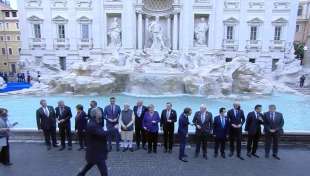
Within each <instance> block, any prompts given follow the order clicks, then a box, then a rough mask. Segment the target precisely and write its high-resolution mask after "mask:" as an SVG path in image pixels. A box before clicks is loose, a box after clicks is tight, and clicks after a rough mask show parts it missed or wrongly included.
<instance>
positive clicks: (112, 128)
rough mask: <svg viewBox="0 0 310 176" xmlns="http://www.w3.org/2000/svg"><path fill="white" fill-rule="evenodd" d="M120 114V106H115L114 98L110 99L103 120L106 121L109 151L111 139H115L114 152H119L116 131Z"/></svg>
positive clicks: (118, 135) (118, 140) (118, 137)
mask: <svg viewBox="0 0 310 176" xmlns="http://www.w3.org/2000/svg"><path fill="white" fill-rule="evenodd" d="M120 114H121V108H120V106H118V105H116V104H115V97H111V98H110V104H109V105H108V106H106V107H105V108H104V111H103V118H104V119H105V120H106V121H107V130H108V144H109V151H111V150H112V138H113V137H114V138H115V142H116V151H119V150H120V149H119V142H120V140H121V139H120V138H121V135H120V133H119V131H118V129H119V124H118V120H119V116H120Z"/></svg>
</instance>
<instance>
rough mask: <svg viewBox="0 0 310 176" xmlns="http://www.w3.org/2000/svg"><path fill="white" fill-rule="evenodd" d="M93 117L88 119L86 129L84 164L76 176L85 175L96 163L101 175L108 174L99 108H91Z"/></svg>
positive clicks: (105, 140) (105, 141) (104, 136)
mask: <svg viewBox="0 0 310 176" xmlns="http://www.w3.org/2000/svg"><path fill="white" fill-rule="evenodd" d="M91 114H92V116H93V117H95V118H94V119H90V121H89V123H88V124H87V130H86V140H87V149H86V162H87V164H86V166H85V167H84V168H83V169H82V170H81V172H80V173H79V174H78V175H77V176H85V174H86V173H87V172H88V171H89V170H90V169H91V168H92V167H93V166H94V165H97V167H98V169H99V171H100V174H101V176H107V175H108V169H107V165H106V162H105V161H106V160H107V157H108V151H107V138H106V132H105V131H104V130H103V129H102V127H101V125H100V124H101V118H102V112H101V110H100V109H99V108H94V109H92V110H91Z"/></svg>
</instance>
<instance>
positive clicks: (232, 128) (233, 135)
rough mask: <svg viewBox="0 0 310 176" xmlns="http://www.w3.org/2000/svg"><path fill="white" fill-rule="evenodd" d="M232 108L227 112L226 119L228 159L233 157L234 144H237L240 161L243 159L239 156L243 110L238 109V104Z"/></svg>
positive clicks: (243, 118) (243, 120) (239, 154)
mask: <svg viewBox="0 0 310 176" xmlns="http://www.w3.org/2000/svg"><path fill="white" fill-rule="evenodd" d="M233 106H234V108H233V109H231V110H229V111H228V112H227V118H228V120H229V142H230V154H229V157H232V156H233V155H234V150H235V142H236V143H237V157H238V158H239V159H241V160H244V158H243V157H242V156H241V138H242V125H243V124H244V122H245V117H244V113H243V110H242V109H241V108H240V103H239V102H235V103H234V105H233Z"/></svg>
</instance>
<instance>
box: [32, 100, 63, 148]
mask: <svg viewBox="0 0 310 176" xmlns="http://www.w3.org/2000/svg"><path fill="white" fill-rule="evenodd" d="M40 105H41V107H40V108H39V109H38V110H37V112H36V119H37V126H38V130H43V134H44V138H45V143H46V145H47V150H50V149H51V140H52V143H53V146H54V147H58V146H57V140H56V113H55V110H54V108H53V107H52V106H48V105H47V103H46V100H41V101H40Z"/></svg>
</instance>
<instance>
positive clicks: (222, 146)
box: [214, 138, 226, 155]
mask: <svg viewBox="0 0 310 176" xmlns="http://www.w3.org/2000/svg"><path fill="white" fill-rule="evenodd" d="M225 144H226V139H218V138H215V145H214V153H215V154H218V150H219V147H220V152H221V154H222V155H224V154H225Z"/></svg>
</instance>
